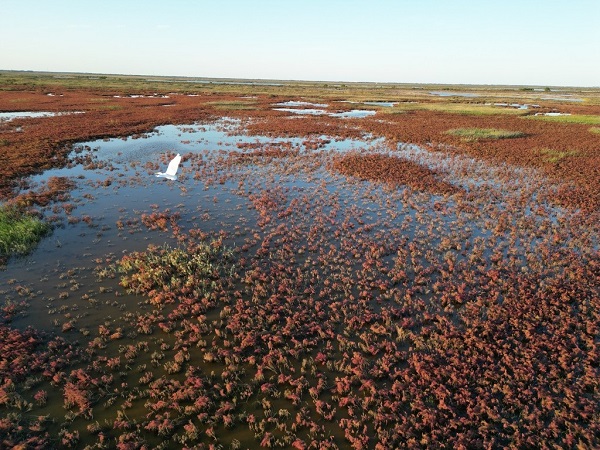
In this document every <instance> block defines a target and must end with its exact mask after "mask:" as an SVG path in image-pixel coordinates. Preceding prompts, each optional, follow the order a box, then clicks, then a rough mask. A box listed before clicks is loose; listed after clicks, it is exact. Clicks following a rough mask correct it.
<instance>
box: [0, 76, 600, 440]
mask: <svg viewBox="0 0 600 450" xmlns="http://www.w3.org/2000/svg"><path fill="white" fill-rule="evenodd" d="M463 92H464V93H463ZM50 93H51V94H52V95H49V94H50ZM558 96H559V97H560V99H559V97H558ZM571 97H574V98H577V99H579V98H581V99H582V101H574V102H565V101H564V100H563V98H571ZM494 103H498V105H497V106H494ZM502 104H507V105H509V104H518V105H524V104H527V105H534V104H535V105H536V107H535V108H533V107H532V108H528V109H524V108H516V107H515V108H506V107H504V106H502ZM164 106H169V107H168V108H165V107H164ZM306 110H308V111H322V113H318V114H316V113H314V112H310V113H306V112H304V113H299V112H298V111H306ZM20 111H26V112H31V113H35V112H36V111H39V112H43V115H37V114H34V115H30V116H29V117H17V116H16V115H15V117H11V120H10V121H9V120H4V121H0V155H1V156H2V161H3V163H4V164H3V167H4V168H5V169H4V170H5V173H4V176H3V178H2V181H1V185H0V193H1V194H2V202H3V207H4V206H5V207H7V208H8V207H10V208H17V209H18V210H19V211H21V212H23V213H24V214H28V215H29V216H28V217H35V218H37V220H39V221H40V223H44V224H48V226H51V227H52V230H51V231H50V232H49V233H48V234H44V233H41V235H40V240H39V243H38V244H37V246H35V248H34V249H32V250H31V251H30V252H29V253H27V254H26V255H25V256H23V255H12V256H10V255H9V253H10V252H6V253H7V256H6V257H5V260H4V267H3V270H2V271H1V272H0V303H1V305H0V306H1V311H0V314H1V318H2V324H1V325H0V346H1V348H2V352H1V354H0V382H1V384H0V443H1V444H0V446H1V447H7V448H12V447H18V446H19V445H23V446H25V447H26V448H80V449H97V448H122V449H142V448H148V449H150V448H165V449H167V448H198V449H202V448H205V449H209V448H223V449H241V448H259V447H260V448H262V447H265V448H268V447H275V448H290V449H292V448H293V449H317V448H340V449H346V448H348V449H350V448H351V449H371V448H372V449H396V448H532V447H535V448H556V447H575V446H577V445H579V446H580V447H582V448H594V447H597V446H598V445H599V444H600V441H599V436H600V417H599V416H598V404H599V402H600V386H599V382H598V380H599V379H600V367H599V362H600V348H599V345H600V342H599V336H600V308H599V307H600V295H599V292H600V253H599V251H600V247H599V246H600V242H599V236H600V234H599V223H600V221H599V220H598V219H599V218H600V217H599V216H600V176H598V173H599V172H598V171H599V170H600V169H599V168H600V135H599V134H598V133H596V132H595V131H590V130H591V129H590V125H593V124H596V123H598V122H597V121H596V120H597V119H596V118H600V91H598V92H597V91H594V90H588V91H586V92H581V91H580V90H576V89H573V92H560V94H557V97H556V98H555V97H550V96H549V95H548V92H546V91H542V92H537V91H533V90H527V91H523V90H522V89H520V88H518V87H514V88H513V87H481V88H479V87H469V88H468V89H467V88H465V87H464V86H452V87H447V88H446V87H443V86H419V85H414V86H409V85H406V86H405V85H400V86H399V85H370V84H354V85H353V84H350V85H344V87H342V86H330V85H326V84H318V83H301V82H281V83H280V82H274V83H269V82H265V83H260V82H256V81H253V80H239V81H236V82H231V83H227V82H223V81H219V80H197V79H193V80H183V79H164V80H161V81H160V82H159V81H157V80H148V79H146V78H144V77H112V76H109V77H105V78H104V79H102V80H98V79H92V78H89V77H86V76H84V75H75V74H72V75H69V76H67V77H65V76H64V75H63V76H61V77H60V78H58V77H53V76H52V75H50V74H15V73H2V75H1V76H0V113H11V114H16V113H18V112H20ZM73 111H77V112H81V113H80V114H64V113H66V112H73ZM356 111H359V112H360V113H357V112H356ZM365 112H366V113H365ZM557 112H560V113H564V114H572V116H560V117H559V116H554V117H551V120H545V118H542V117H535V114H540V113H541V114H552V113H557ZM574 116H576V117H585V120H573V118H572V117H574ZM548 117H550V116H548ZM176 153H180V154H181V155H182V162H181V165H180V167H179V172H178V181H176V182H174V181H169V180H163V179H157V178H155V177H154V176H153V173H154V172H156V171H157V170H163V169H164V168H165V167H166V165H167V164H168V162H169V160H170V159H171V158H172V157H173V156H174V155H175V154H176Z"/></svg>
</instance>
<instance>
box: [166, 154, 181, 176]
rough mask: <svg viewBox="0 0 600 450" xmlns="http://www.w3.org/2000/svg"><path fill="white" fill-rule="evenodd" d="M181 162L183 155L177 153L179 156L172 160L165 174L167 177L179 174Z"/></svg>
mask: <svg viewBox="0 0 600 450" xmlns="http://www.w3.org/2000/svg"><path fill="white" fill-rule="evenodd" d="M180 162H181V155H180V154H179V153H177V156H176V157H175V158H173V159H172V160H171V162H170V163H169V166H168V167H167V171H166V172H165V173H166V174H167V175H171V176H175V175H176V174H177V169H178V168H179V163H180Z"/></svg>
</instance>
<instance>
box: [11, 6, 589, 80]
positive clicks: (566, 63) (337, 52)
mask: <svg viewBox="0 0 600 450" xmlns="http://www.w3.org/2000/svg"><path fill="white" fill-rule="evenodd" d="M0 30H1V31H0V33H1V38H0V69H1V70H34V71H51V72H86V73H104V74H132V75H155V76H159V75H166V76H187V77H210V78H250V79H271V80H315V81H337V82H341V81H346V82H353V81H364V82H391V83H441V84H510V85H533V86H584V87H585V86H588V87H591V86H600V0H560V1H559V0H501V1H500V0H489V1H488V0H254V1H252V0H211V1H208V0H196V1H193V0H168V1H165V0H163V1H157V0H143V1H141V0H95V1H90V0H0Z"/></svg>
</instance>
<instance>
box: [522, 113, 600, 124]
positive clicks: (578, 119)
mask: <svg viewBox="0 0 600 450" xmlns="http://www.w3.org/2000/svg"><path fill="white" fill-rule="evenodd" d="M526 117H527V118H528V119H536V120H545V121H548V122H560V123H579V124H583V125H600V116H592V115H586V114H572V115H570V116H526Z"/></svg>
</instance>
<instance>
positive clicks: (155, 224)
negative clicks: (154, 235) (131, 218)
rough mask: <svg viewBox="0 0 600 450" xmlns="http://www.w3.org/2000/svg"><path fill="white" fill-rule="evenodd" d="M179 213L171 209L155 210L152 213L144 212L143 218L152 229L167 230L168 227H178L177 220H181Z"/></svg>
mask: <svg viewBox="0 0 600 450" xmlns="http://www.w3.org/2000/svg"><path fill="white" fill-rule="evenodd" d="M179 217H180V214H179V213H171V212H170V211H169V210H166V211H163V212H153V213H150V214H142V216H141V220H142V223H143V224H144V225H146V226H147V227H148V228H149V229H151V230H162V231H167V230H168V227H169V226H171V228H172V229H177V228H178V227H177V221H178V220H179Z"/></svg>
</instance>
